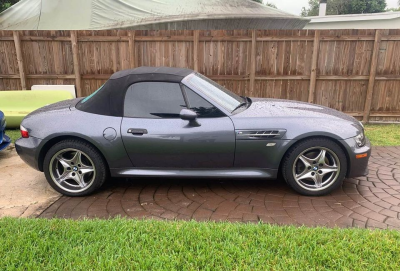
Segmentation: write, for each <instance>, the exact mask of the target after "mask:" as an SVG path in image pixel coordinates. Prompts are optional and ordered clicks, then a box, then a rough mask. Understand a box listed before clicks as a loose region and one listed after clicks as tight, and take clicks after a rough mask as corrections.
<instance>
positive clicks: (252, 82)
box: [249, 30, 257, 97]
mask: <svg viewBox="0 0 400 271" xmlns="http://www.w3.org/2000/svg"><path fill="white" fill-rule="evenodd" d="M256 45H257V37H256V30H251V55H250V87H249V92H250V93H249V96H250V97H253V94H254V85H255V81H256Z"/></svg>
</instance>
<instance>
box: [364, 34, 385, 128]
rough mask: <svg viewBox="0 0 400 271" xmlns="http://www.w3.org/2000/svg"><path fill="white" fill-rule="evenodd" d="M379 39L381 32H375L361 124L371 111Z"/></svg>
mask: <svg viewBox="0 0 400 271" xmlns="http://www.w3.org/2000/svg"><path fill="white" fill-rule="evenodd" d="M381 39H382V32H381V30H376V32H375V43H374V50H373V53H372V62H371V69H370V72H369V82H368V90H367V97H366V100H365V107H364V116H363V122H365V123H366V122H368V121H369V114H370V111H371V104H372V95H373V92H374V87H375V77H376V70H377V66H378V57H379V47H380V44H381Z"/></svg>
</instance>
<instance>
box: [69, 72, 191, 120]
mask: <svg viewBox="0 0 400 271" xmlns="http://www.w3.org/2000/svg"><path fill="white" fill-rule="evenodd" d="M193 72H194V71H193V70H190V69H184V68H170V67H140V68H136V69H131V70H124V71H119V72H116V73H114V74H113V75H112V76H111V77H110V79H109V80H108V81H107V82H106V83H105V84H104V86H103V87H102V88H101V89H100V90H99V91H98V92H97V93H96V94H95V95H94V96H93V97H91V98H90V99H89V100H87V101H86V102H84V103H82V102H80V103H78V104H77V105H76V108H77V109H79V110H82V111H85V112H89V113H94V114H100V115H107V116H116V117H122V116H123V114H124V112H123V110H124V99H125V94H126V90H127V89H128V88H129V86H130V85H132V84H134V83H138V82H171V83H180V82H181V81H182V79H183V78H185V77H186V76H187V75H189V74H191V73H193Z"/></svg>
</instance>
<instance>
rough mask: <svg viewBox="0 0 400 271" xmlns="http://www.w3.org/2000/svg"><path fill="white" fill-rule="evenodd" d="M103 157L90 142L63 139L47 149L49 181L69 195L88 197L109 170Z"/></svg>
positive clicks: (56, 188)
mask: <svg viewBox="0 0 400 271" xmlns="http://www.w3.org/2000/svg"><path fill="white" fill-rule="evenodd" d="M105 165H106V164H105V162H104V159H103V157H102V156H101V155H100V154H99V152H98V151H97V150H96V149H95V148H93V146H91V145H90V144H87V143H85V142H83V141H79V140H63V141H61V142H59V143H57V144H55V145H54V146H53V147H51V148H50V150H49V151H48V152H47V154H46V156H45V159H44V173H45V176H46V179H47V181H48V183H49V184H50V185H51V187H53V188H54V189H55V190H56V191H58V192H59V193H61V194H63V195H66V196H85V195H89V194H91V193H92V192H94V191H95V190H97V189H98V188H100V187H101V186H102V185H103V183H104V181H105V179H106V177H107V170H106V166H105Z"/></svg>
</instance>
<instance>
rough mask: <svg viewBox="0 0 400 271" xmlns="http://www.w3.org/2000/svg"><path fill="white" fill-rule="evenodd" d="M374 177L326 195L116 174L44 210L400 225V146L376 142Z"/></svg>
mask: <svg viewBox="0 0 400 271" xmlns="http://www.w3.org/2000/svg"><path fill="white" fill-rule="evenodd" d="M369 169H370V173H369V176H368V177H361V178H357V179H347V180H346V181H345V183H344V185H343V187H342V189H339V190H337V191H336V192H335V193H333V194H331V195H329V196H324V197H305V196H300V195H298V194H296V193H294V192H293V191H292V190H291V189H290V188H289V187H288V186H287V185H286V184H285V183H284V182H282V181H260V180H250V181H249V180H222V179H214V180H205V179H203V180H190V179H183V180H171V179H140V180H130V181H127V180H114V181H113V182H112V183H113V184H112V185H108V187H106V188H104V189H103V190H102V191H101V192H99V193H97V194H95V195H93V196H89V197H82V198H69V197H62V198H60V199H59V200H58V201H57V202H55V203H54V204H53V205H51V206H50V207H49V208H48V209H47V210H45V211H44V212H43V213H42V214H41V215H40V217H47V218H50V217H65V218H85V217H88V218H94V217H100V218H109V217H115V216H122V217H131V218H150V217H152V218H156V219H186V220H188V219H195V220H200V221H201V220H216V221H221V220H223V221H225V220H227V221H243V222H258V221H263V222H266V223H277V224H293V225H307V226H328V227H333V226H339V227H362V228H364V227H366V228H383V229H386V228H400V216H399V213H400V147H376V148H374V149H373V155H372V158H371V160H370V166H369Z"/></svg>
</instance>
